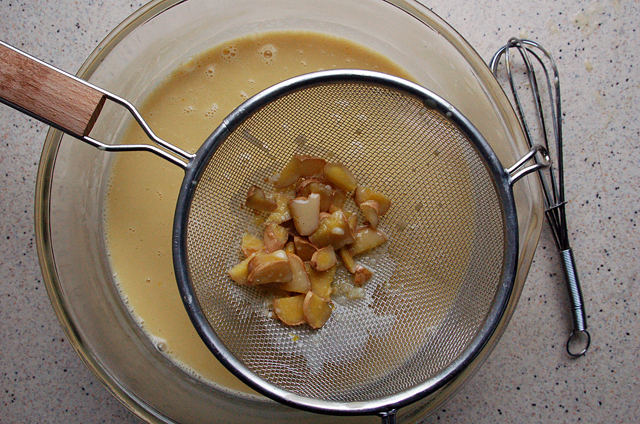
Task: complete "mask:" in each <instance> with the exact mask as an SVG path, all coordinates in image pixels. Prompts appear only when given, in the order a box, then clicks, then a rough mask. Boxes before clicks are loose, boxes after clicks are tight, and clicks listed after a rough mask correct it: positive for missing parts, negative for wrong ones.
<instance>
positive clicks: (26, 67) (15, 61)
mask: <svg viewBox="0 0 640 424" xmlns="http://www.w3.org/2000/svg"><path fill="white" fill-rule="evenodd" d="M107 99H108V100H110V101H113V102H115V103H117V104H119V105H121V106H123V107H124V108H125V109H127V110H128V111H129V113H131V115H132V116H133V117H134V119H135V120H136V121H137V122H138V124H139V125H140V126H141V127H142V129H143V130H144V132H145V133H146V134H147V136H148V137H149V138H150V139H151V140H152V141H153V142H154V143H156V144H157V145H159V146H162V147H163V148H164V149H166V150H163V149H160V148H158V147H157V146H153V145H148V144H140V145H111V144H105V143H102V142H100V141H98V140H95V139H93V138H91V137H90V136H89V134H90V133H91V130H92V128H93V126H94V124H95V123H96V121H97V119H98V116H99V115H100V112H101V111H102V107H103V106H104V104H105V101H106V100H107ZM0 101H1V102H2V103H4V104H6V105H8V106H10V107H12V108H14V109H16V110H18V111H20V112H22V113H25V114H27V115H29V116H32V117H34V118H36V119H37V120H39V121H42V122H44V123H45V124H47V125H51V126H52V127H55V128H57V129H59V130H61V131H63V132H65V133H67V134H69V135H71V136H73V137H76V138H78V139H80V140H82V141H84V142H86V143H88V144H90V145H92V146H94V147H96V148H98V149H100V150H105V151H130V150H144V151H149V152H152V153H154V154H156V155H158V156H160V157H162V158H164V159H166V160H168V161H169V162H171V163H174V164H175V165H178V166H180V167H181V168H185V167H186V166H187V164H188V162H189V161H190V160H191V159H192V158H193V156H194V155H192V154H189V153H187V152H185V151H183V150H181V149H179V148H177V147H175V146H173V145H172V144H170V143H168V142H166V141H164V140H162V139H160V138H159V137H158V136H156V135H155V134H154V133H153V131H151V128H149V126H148V125H147V124H146V122H145V121H144V119H143V118H142V116H141V115H140V113H139V112H138V111H137V110H136V108H135V107H134V106H133V105H132V104H131V103H129V102H128V101H127V100H125V99H123V98H121V97H118V96H116V95H115V94H111V93H109V92H108V91H105V90H103V89H101V88H99V87H96V86H95V85H93V84H90V83H88V82H86V81H83V80H81V79H80V78H78V77H75V76H73V75H71V74H68V73H66V72H64V71H62V70H60V69H57V68H55V67H53V66H51V65H49V64H47V63H45V62H43V61H41V60H39V59H37V58H35V57H33V56H30V55H28V54H26V53H24V52H22V51H20V50H18V49H16V48H15V47H12V46H10V45H8V44H6V43H5V42H3V41H0ZM167 151H168V152H167ZM169 152H170V153H169Z"/></svg>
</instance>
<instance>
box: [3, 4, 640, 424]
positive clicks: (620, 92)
mask: <svg viewBox="0 0 640 424" xmlns="http://www.w3.org/2000/svg"><path fill="white" fill-rule="evenodd" d="M425 3H426V4H427V5H428V6H429V7H430V8H432V9H433V10H434V11H435V12H436V13H438V14H439V15H440V16H441V17H443V18H444V19H445V20H447V21H448V22H449V23H450V24H452V26H453V27H454V28H456V29H457V30H458V31H459V32H460V33H461V34H462V35H463V36H464V37H465V38H466V39H467V40H469V41H470V43H471V44H472V45H473V46H474V47H475V48H476V50H477V51H478V52H479V54H480V55H481V56H482V57H483V58H485V60H489V58H490V57H491V55H492V53H493V52H494V51H495V50H496V49H497V48H498V47H499V46H500V45H502V44H504V41H505V40H506V39H508V38H509V37H510V36H514V35H516V36H522V37H527V38H531V39H535V40H538V41H540V42H541V43H542V44H544V45H545V46H546V47H547V49H548V50H550V51H551V52H552V54H553V55H554V56H555V58H556V60H557V63H558V66H559V68H560V72H561V79H562V90H563V91H562V95H563V102H564V103H563V112H564V135H565V149H566V157H565V161H566V178H567V182H566V192H567V198H568V199H569V203H568V205H567V214H568V217H569V222H570V230H571V231H570V236H571V239H572V244H573V248H574V251H575V256H576V262H577V263H578V266H579V272H580V276H581V281H582V284H583V288H582V290H583V294H584V298H585V302H586V307H587V314H588V320H589V325H590V331H591V334H592V337H593V343H592V346H591V350H590V351H589V353H588V354H587V355H586V356H585V357H582V358H580V359H577V360H572V359H570V358H568V357H567V355H566V353H565V350H564V342H565V339H566V337H567V334H568V333H569V331H570V326H571V323H570V318H569V315H568V314H567V312H566V311H567V310H568V297H567V294H566V289H565V287H564V282H563V280H562V278H561V268H560V265H559V261H558V257H557V254H556V252H555V248H554V246H553V242H552V239H551V237H550V233H549V230H548V228H547V227H546V225H545V228H544V230H543V235H542V238H541V240H540V244H539V246H538V250H537V253H536V256H535V259H534V262H533V265H532V267H531V271H530V273H529V277H528V279H527V283H526V286H525V289H524V292H523V294H522V297H521V300H520V303H519V305H518V308H517V310H516V313H515V315H514V317H513V319H512V321H511V324H510V326H509V327H508V329H507V331H506V333H505V335H504V337H503V338H502V340H501V341H500V343H499V344H498V346H497V348H496V349H495V351H494V352H493V354H492V355H491V356H490V358H489V360H488V361H487V362H486V363H485V365H484V366H483V367H482V368H481V369H480V371H479V372H478V373H477V374H476V375H475V376H474V377H473V378H472V379H471V381H470V382H469V383H468V384H467V385H466V386H465V387H464V388H463V389H462V390H461V391H460V392H459V393H458V394H457V395H456V396H455V397H454V398H453V399H452V400H451V401H450V402H449V403H447V404H446V405H445V406H444V407H443V408H441V409H440V410H438V411H436V412H435V413H434V414H433V415H432V416H430V417H429V418H427V419H426V420H425V422H426V423H432V422H433V423H435V422H448V423H467V422H468V423H493V422H505V423H506V422H508V423H525V422H526V423H546V422H593V423H600V422H608V423H617V422H620V423H631V422H640V410H639V405H640V402H639V400H640V395H639V393H640V377H639V375H640V366H639V365H638V362H639V361H640V339H639V333H638V328H640V323H639V318H638V312H639V311H640V287H639V281H638V277H639V276H638V270H639V269H640V265H639V259H640V252H639V250H638V249H639V248H640V232H639V231H638V227H637V223H638V220H639V219H640V217H639V216H638V212H639V210H640V170H639V168H640V147H639V146H640V135H639V134H640V122H639V120H638V112H639V111H640V100H639V99H640V80H639V78H640V57H639V56H640V47H639V46H640V34H639V33H638V32H639V31H637V30H636V28H637V26H638V24H640V3H638V2H637V1H615V0H601V1H591V0H589V1H567V2H559V1H552V0H533V1H527V2H517V1H516V2H513V1H507V0H491V1H489V0H465V1H463V0H449V1H443V0H436V1H432V2H425ZM142 4H143V2H142V1H140V0H134V1H128V2H122V1H117V0H102V1H89V0H87V1H71V0H55V1H54V0H39V1H37V2H34V1H24V0H22V1H21V0H0V39H3V40H4V41H7V42H9V43H10V44H13V45H15V46H17V47H19V48H22V49H24V50H26V51H28V52H30V53H31V54H33V55H35V56H38V57H40V58H42V59H43V60H45V61H47V62H49V63H52V64H53V65H55V66H58V67H61V68H63V69H65V70H67V71H70V72H75V71H76V70H77V69H78V68H79V67H80V65H81V64H82V62H83V60H84V59H85V58H86V57H87V55H88V54H89V53H90V52H91V51H92V50H93V49H94V48H95V47H96V46H97V44H98V43H99V41H100V40H101V39H102V38H103V37H104V36H105V35H106V34H107V33H108V32H109V31H110V30H111V29H113V28H114V27H115V26H116V25H117V24H118V23H119V22H120V21H121V20H123V19H124V18H126V17H127V16H128V15H129V14H130V13H132V12H133V11H134V10H135V9H136V8H138V7H140V6H141V5H142ZM46 131H47V127H46V126H45V125H43V124H40V123H38V122H35V121H34V120H32V119H28V118H27V117H25V116H22V115H20V114H18V113H17V112H14V111H13V110H11V109H9V108H8V107H6V106H4V105H0V179H1V183H0V240H1V243H2V249H1V250H0V263H1V266H0V410H1V411H2V413H1V414H0V422H2V423H5V422H6V423H23V422H24V423H27V422H29V423H31V422H33V423H36V422H37V423H44V422H47V423H73V422H82V423H98V422H100V423H123V422H131V423H136V422H139V421H138V419H137V418H135V417H134V416H133V415H132V414H131V413H130V412H129V411H128V410H127V409H126V408H125V407H123V406H122V405H121V404H120V403H119V402H118V401H117V400H115V399H114V398H112V397H111V395H110V394H109V393H108V392H107V390H105V389H104V388H103V387H102V385H101V384H100V383H99V382H98V381H97V379H96V378H95V377H94V376H93V375H92V374H91V373H90V372H89V371H88V370H87V369H86V368H85V366H84V365H83V364H82V363H81V361H80V359H79V358H78V357H77V355H76V354H75V352H74V351H73V349H72V348H71V346H70V345H69V343H68V342H67V341H66V338H65V334H64V333H63V331H62V329H61V327H60V325H59V323H58V321H57V319H56V317H55V315H54V312H53V310H52V308H51V306H50V303H49V298H48V297H47V294H46V291H45V288H44V286H43V282H42V276H41V273H40V269H39V266H38V259H37V255H36V250H35V241H34V230H33V209H34V205H33V202H34V200H33V199H34V187H35V177H36V170H37V166H38V160H39V157H40V150H41V148H42V144H43V141H44V138H45V134H46Z"/></svg>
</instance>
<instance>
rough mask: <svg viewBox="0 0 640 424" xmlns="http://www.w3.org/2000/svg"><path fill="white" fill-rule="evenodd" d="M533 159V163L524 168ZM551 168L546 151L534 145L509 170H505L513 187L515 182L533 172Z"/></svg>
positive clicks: (540, 146) (542, 147)
mask: <svg viewBox="0 0 640 424" xmlns="http://www.w3.org/2000/svg"><path fill="white" fill-rule="evenodd" d="M532 159H534V160H535V162H534V163H533V164H532V165H529V166H526V167H525V165H526V163H527V162H529V161H530V160H532ZM549 166H551V158H550V156H549V152H548V151H547V149H546V148H545V147H544V146H542V145H540V144H536V145H534V146H533V147H532V148H531V149H530V150H529V151H528V152H527V154H526V155H524V156H523V157H521V158H520V159H519V160H518V161H517V162H516V163H514V164H513V165H512V166H511V168H508V169H507V172H508V173H509V175H510V176H511V185H514V184H515V183H516V181H518V180H519V179H520V178H522V177H524V176H525V175H528V174H530V173H532V172H535V171H540V170H542V169H546V168H549Z"/></svg>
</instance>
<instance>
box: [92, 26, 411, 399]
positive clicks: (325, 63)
mask: <svg viewBox="0 0 640 424" xmlns="http://www.w3.org/2000/svg"><path fill="white" fill-rule="evenodd" d="M333 68H359V69H370V70H377V71H381V72H385V73H389V74H394V75H398V76H401V77H404V78H410V76H409V75H407V73H406V72H405V71H403V70H402V69H401V68H400V67H399V66H398V65H396V64H395V63H393V62H391V61H390V60H389V59H387V58H386V57H384V56H382V55H380V54H378V53H376V52H374V51H372V50H370V49H367V48H364V47H362V46H360V45H358V44H355V43H353V42H351V41H348V40H346V39H342V38H337V37H333V36H328V35H324V34H318V33H311V32H271V33H263V34H255V35H252V36H247V37H243V38H240V39H236V40H232V41H230V42H228V43H225V44H223V45H220V46H216V47H214V48H212V49H211V50H209V51H206V52H204V53H202V54H200V55H198V56H194V57H192V58H190V59H188V60H187V61H185V62H184V63H183V64H182V65H181V66H180V68H179V69H177V70H175V72H173V73H172V74H171V75H170V76H169V77H168V78H167V79H166V81H164V82H163V83H162V84H161V85H159V86H158V87H157V88H156V89H155V90H154V91H153V92H152V93H151V94H150V95H149V96H148V98H147V99H146V101H145V102H144V104H143V105H142V107H141V112H142V115H143V116H144V118H145V119H146V120H147V122H148V123H149V125H150V127H151V128H152V129H153V130H154V131H155V132H156V133H157V134H158V136H160V137H161V138H163V139H165V140H167V141H169V142H171V143H173V144H175V145H176V146H178V147H181V148H183V149H185V150H188V151H191V152H195V151H196V150H197V149H198V147H200V145H201V144H202V143H203V142H204V140H205V139H206V138H207V137H208V136H209V135H210V134H211V132H213V130H214V129H215V128H216V127H217V126H218V125H219V124H220V122H221V121H222V119H223V118H224V117H225V116H226V115H228V114H229V113H230V112H231V111H232V110H233V109H234V108H236V107H237V106H238V105H239V104H240V103H241V102H242V101H244V100H246V99H247V98H249V97H250V96H252V95H253V94H256V93H258V92H259V91H261V90H263V89H265V88H267V87H269V86H272V85H274V84H276V83H278V82H280V81H283V80H285V79H287V78H290V77H293V76H296V75H300V74H304V73H308V72H312V71H317V70H322V69H333ZM145 142H147V138H146V136H145V135H144V134H143V133H142V131H141V130H140V129H139V128H138V127H137V126H132V128H131V129H130V130H129V131H127V133H126V135H125V137H124V140H123V143H127V144H137V143H145ZM183 176H184V173H183V171H182V170H181V169H180V168H178V167H177V166H175V165H172V164H170V163H168V162H166V161H165V160H163V159H160V158H158V157H156V156H154V155H152V154H149V153H123V154H119V155H117V158H116V159H115V160H114V167H113V173H112V178H111V184H110V191H109V193H108V199H107V209H106V219H105V222H106V228H107V240H108V247H109V253H110V258H111V264H112V267H113V270H114V273H115V274H116V279H117V281H118V283H119V286H120V287H119V288H120V290H121V293H122V296H123V299H125V301H126V303H127V305H128V306H129V308H130V311H131V313H132V315H133V316H134V317H135V318H136V319H137V320H138V322H140V324H141V326H142V328H143V329H144V330H145V331H146V333H147V334H149V337H150V339H152V340H153V341H154V343H155V344H156V346H157V347H158V349H159V350H161V351H163V352H165V353H166V354H167V355H168V356H169V357H170V358H172V359H173V360H174V361H175V362H176V363H178V364H179V365H181V366H182V367H183V368H184V369H185V370H186V371H188V372H191V373H192V374H194V375H197V376H199V377H201V378H203V379H204V380H206V381H210V382H213V383H216V384H219V385H222V386H225V387H227V388H229V389H233V390H240V391H244V392H249V393H251V392H252V391H251V390H250V389H249V388H247V387H246V386H245V385H244V384H242V383H241V382H240V381H238V380H237V379H236V378H235V377H233V376H232V375H231V374H230V373H229V372H228V371H227V370H226V369H225V368H224V367H223V366H222V365H221V364H220V363H219V362H218V361H217V360H216V359H215V357H214V356H213V355H212V354H211V353H210V351H209V350H208V349H207V347H206V346H205V345H204V343H203V342H202V341H201V339H200V337H199V336H198V334H197V333H196V331H195V329H194V328H193V326H192V324H191V322H190V320H189V318H188V316H187V313H186V311H185V309H184V306H183V304H182V300H181V299H180V295H179V292H178V288H177V284H176V280H175V277H174V271H173V264H172V257H171V231H172V224H173V215H174V212H175V206H176V198H177V195H178V191H179V187H180V183H181V181H182V178H183Z"/></svg>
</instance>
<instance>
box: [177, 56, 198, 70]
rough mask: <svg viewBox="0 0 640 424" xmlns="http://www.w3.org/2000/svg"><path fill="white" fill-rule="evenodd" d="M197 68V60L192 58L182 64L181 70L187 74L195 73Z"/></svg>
mask: <svg viewBox="0 0 640 424" xmlns="http://www.w3.org/2000/svg"><path fill="white" fill-rule="evenodd" d="M195 68H196V60H195V59H194V58H192V57H190V58H188V59H187V60H185V61H184V62H182V63H181V64H180V70H181V71H182V72H185V73H190V72H193V70H194V69H195Z"/></svg>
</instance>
